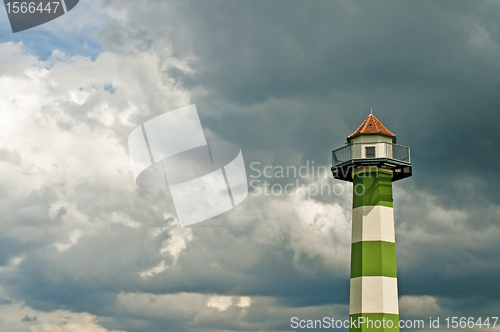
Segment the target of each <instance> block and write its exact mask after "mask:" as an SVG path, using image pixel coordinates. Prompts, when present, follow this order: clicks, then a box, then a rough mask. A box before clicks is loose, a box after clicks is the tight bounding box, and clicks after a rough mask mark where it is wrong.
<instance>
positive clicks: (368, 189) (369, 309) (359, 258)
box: [332, 114, 412, 332]
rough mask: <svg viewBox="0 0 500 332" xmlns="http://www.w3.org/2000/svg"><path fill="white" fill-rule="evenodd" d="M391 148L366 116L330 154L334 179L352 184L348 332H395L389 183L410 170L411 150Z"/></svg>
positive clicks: (387, 136) (390, 138) (391, 140)
mask: <svg viewBox="0 0 500 332" xmlns="http://www.w3.org/2000/svg"><path fill="white" fill-rule="evenodd" d="M395 143H396V135H394V134H393V133H391V132H390V131H389V130H387V128H385V127H384V125H383V124H382V123H381V122H380V121H379V120H378V119H377V118H376V117H375V116H374V115H373V114H370V115H369V116H368V117H367V118H366V119H365V121H363V123H362V124H361V125H360V126H359V127H358V129H356V131H355V132H354V133H352V134H351V135H349V136H348V137H347V145H346V146H344V147H342V148H340V149H337V150H335V151H333V161H332V164H333V166H332V173H333V176H334V177H335V178H336V179H340V180H344V181H350V182H353V202H352V247H351V296H350V303H349V317H350V321H351V322H355V324H354V325H352V324H351V326H350V328H349V331H360V332H361V331H363V332H365V331H392V332H395V331H398V330H399V328H398V322H399V303H398V285H397V274H396V244H395V233H394V213H393V207H392V202H393V198H392V182H393V181H397V180H400V179H403V178H405V177H409V176H411V174H412V168H411V162H410V149H409V148H407V147H404V146H401V145H397V144H395ZM360 317H362V318H361V319H360ZM356 322H357V324H356ZM360 322H363V323H362V324H360Z"/></svg>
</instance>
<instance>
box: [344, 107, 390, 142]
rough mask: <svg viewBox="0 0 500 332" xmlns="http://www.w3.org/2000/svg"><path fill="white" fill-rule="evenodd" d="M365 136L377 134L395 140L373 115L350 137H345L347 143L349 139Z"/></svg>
mask: <svg viewBox="0 0 500 332" xmlns="http://www.w3.org/2000/svg"><path fill="white" fill-rule="evenodd" d="M365 134H379V135H385V136H389V137H394V138H396V135H394V134H393V133H391V132H390V131H389V130H388V129H387V128H386V127H384V125H383V124H382V122H380V121H379V120H378V119H377V118H376V117H375V115H373V114H370V115H368V117H367V118H366V119H365V121H363V123H362V124H361V125H360V126H359V127H358V129H356V131H355V132H353V133H352V134H351V135H349V136H347V140H348V141H349V140H350V139H351V138H354V137H356V136H359V135H365Z"/></svg>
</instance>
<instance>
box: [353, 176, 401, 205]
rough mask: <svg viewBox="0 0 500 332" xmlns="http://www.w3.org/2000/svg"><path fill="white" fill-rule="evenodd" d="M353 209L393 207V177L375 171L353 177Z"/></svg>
mask: <svg viewBox="0 0 500 332" xmlns="http://www.w3.org/2000/svg"><path fill="white" fill-rule="evenodd" d="M353 186H354V190H353V191H354V195H353V201H352V208H353V209H355V208H357V207H360V206H374V205H383V206H388V207H392V175H390V174H385V173H382V172H379V171H376V170H374V169H371V170H369V171H367V172H363V173H358V174H356V175H355V176H354V177H353Z"/></svg>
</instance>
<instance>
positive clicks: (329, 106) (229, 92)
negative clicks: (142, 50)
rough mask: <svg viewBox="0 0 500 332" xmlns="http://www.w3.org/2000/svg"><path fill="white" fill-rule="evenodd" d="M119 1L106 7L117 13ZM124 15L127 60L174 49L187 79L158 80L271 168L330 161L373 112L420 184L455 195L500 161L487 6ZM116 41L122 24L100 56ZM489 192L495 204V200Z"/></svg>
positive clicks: (494, 16)
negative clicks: (140, 45) (270, 161)
mask: <svg viewBox="0 0 500 332" xmlns="http://www.w3.org/2000/svg"><path fill="white" fill-rule="evenodd" d="M115 3H116V4H117V3H118V2H114V1H107V2H106V4H107V5H108V6H110V7H111V8H113V6H115ZM119 3H120V6H123V2H119ZM129 6H130V7H129V8H130V10H129V11H128V17H127V20H126V21H125V22H126V24H131V25H132V26H133V27H134V28H136V35H135V36H134V37H135V38H128V39H124V40H123V43H122V44H120V45H119V46H120V47H121V49H122V50H125V51H127V50H129V48H130V47H131V46H130V45H135V43H137V42H138V41H143V42H146V41H147V43H148V44H150V45H151V48H153V49H155V50H159V51H161V50H163V49H165V48H168V52H167V53H168V54H169V57H178V58H180V59H185V58H188V57H190V58H192V59H193V60H192V61H190V62H188V63H190V64H191V67H192V69H193V70H192V71H185V70H184V71H183V70H182V69H179V68H178V67H170V68H167V69H166V71H165V75H166V76H167V77H169V78H174V79H175V80H176V82H177V83H178V84H180V85H181V86H184V87H186V88H188V89H193V88H202V89H203V90H204V91H208V94H207V95H204V96H199V97H197V98H195V102H196V103H197V104H198V105H199V108H200V110H201V113H202V116H203V113H204V112H206V113H208V114H211V113H216V116H214V118H213V120H212V119H210V118H207V119H206V123H207V124H208V125H209V127H210V128H211V129H212V130H213V131H214V132H217V133H223V134H224V135H227V136H228V139H232V141H234V140H242V141H244V142H241V144H245V143H247V144H248V148H250V149H251V148H252V147H253V148H261V147H266V148H269V149H273V152H274V156H275V157H277V158H278V159H281V158H280V153H283V154H287V153H289V152H290V150H289V149H291V150H293V151H296V152H299V153H301V154H303V155H304V157H305V158H309V159H315V160H321V161H326V160H328V158H325V157H324V156H325V155H327V154H328V152H327V151H329V150H331V149H333V148H335V147H337V146H340V145H342V144H343V143H344V138H345V136H347V135H348V134H350V132H351V131H353V130H354V129H355V128H356V127H357V126H358V125H359V123H361V121H362V120H363V119H364V117H365V116H366V115H367V114H368V112H369V109H370V108H373V109H374V110H375V114H376V115H377V116H378V117H379V118H380V119H381V120H382V122H383V123H384V124H385V125H386V126H387V127H388V128H389V129H390V130H392V131H394V132H395V133H396V134H397V135H398V137H399V142H400V143H401V144H406V145H410V146H411V148H412V149H413V156H414V161H415V165H416V175H419V174H421V175H422V176H421V180H419V182H418V183H420V184H422V185H425V186H429V187H432V188H431V190H440V188H442V186H440V185H438V186H435V184H436V181H435V179H436V177H439V178H440V179H441V180H442V181H446V183H447V184H450V185H452V183H453V182H455V181H456V179H457V174H458V173H457V172H458V171H463V172H465V174H466V175H469V176H477V177H478V178H480V179H482V178H484V177H488V178H489V179H490V180H491V178H493V177H494V172H491V171H489V169H491V167H490V165H491V164H495V163H497V162H498V161H499V160H498V159H496V158H497V157H496V156H495V155H490V151H491V149H492V147H493V146H494V143H495V142H497V141H499V139H500V137H499V136H498V130H496V127H495V123H497V122H498V120H499V116H498V115H497V112H496V109H497V108H498V107H499V102H498V98H497V96H496V94H497V89H496V87H497V86H499V84H500V75H499V74H500V72H499V70H500V69H499V68H500V66H499V65H500V63H499V57H498V51H499V48H498V47H499V31H498V28H497V25H496V24H495V22H497V20H498V3H496V2H494V1H482V2H472V1H441V2H436V1H420V2H418V3H416V2H411V1H385V2H382V3H381V2H367V1H354V2H352V1H351V2H331V1H272V2H269V1H251V2H243V3H242V2H236V1H183V2H182V3H181V2H176V1H173V2H163V1H161V2H159V1H157V2H155V1H151V2H148V3H147V5H145V4H144V3H140V2H134V3H129ZM153 8H154V10H155V11H157V13H152V11H153ZM160 13H161V14H160ZM146 18H147V19H146ZM118 29H120V30H121V31H123V27H120V26H119V25H116V24H115V25H113V24H111V25H110V26H108V27H107V28H106V29H103V31H102V32H101V38H102V40H103V41H104V42H105V44H106V43H107V44H109V45H115V46H116V42H117V40H120V39H119V38H118V39H117V38H114V36H115V35H116V34H119V31H120V30H118ZM127 31H128V30H127ZM129 37H130V36H129ZM164 59H165V60H166V58H164ZM252 105H253V106H254V107H251V106H252ZM255 105H257V106H255ZM207 117H209V116H207ZM211 120H212V121H211ZM228 123H230V124H231V126H228V125H227V124H228ZM487 155H488V158H487V157H486V156H487ZM282 159H284V161H289V160H286V159H287V157H286V156H284V157H283V158H282ZM469 172H470V173H469ZM480 173H482V174H480ZM495 178H496V177H495ZM498 184H499V183H498V182H496V180H495V185H498ZM478 191H482V192H484V190H483V189H479V190H477V191H474V194H477V192H478ZM486 192H487V193H488V196H489V197H487V199H489V200H493V201H495V202H497V201H498V196H497V194H496V191H495V190H493V188H486ZM441 194H444V193H441ZM443 196H449V195H443ZM444 200H445V202H443V203H446V204H451V203H453V202H452V201H453V199H451V198H450V199H448V201H446V199H444ZM457 200H458V201H460V202H461V203H463V202H466V201H467V197H462V195H458V197H457Z"/></svg>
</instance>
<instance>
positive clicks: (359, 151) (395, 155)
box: [332, 142, 411, 166]
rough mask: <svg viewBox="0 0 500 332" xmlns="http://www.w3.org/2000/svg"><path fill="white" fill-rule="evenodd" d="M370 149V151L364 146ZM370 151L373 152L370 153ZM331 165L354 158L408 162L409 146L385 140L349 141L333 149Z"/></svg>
mask: <svg viewBox="0 0 500 332" xmlns="http://www.w3.org/2000/svg"><path fill="white" fill-rule="evenodd" d="M367 147H369V148H373V147H374V148H375V149H374V150H373V149H371V150H370V153H368V152H367V150H366V149H365V148H367ZM371 153H374V155H373V154H371ZM332 154H333V158H332V165H333V166H337V165H340V164H343V163H345V162H348V161H351V160H355V159H379V158H383V159H394V160H398V161H401V162H404V163H408V164H410V163H411V161H410V148H408V147H406V146H402V145H398V144H393V143H386V142H372V143H351V144H349V145H346V146H344V147H341V148H340V149H337V150H334V151H333V153H332Z"/></svg>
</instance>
